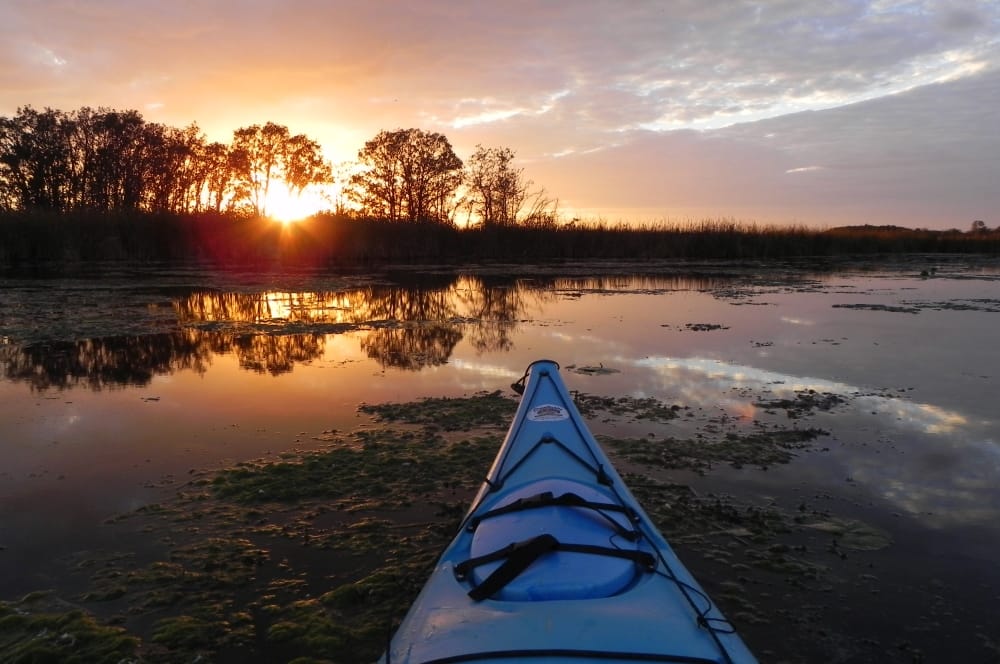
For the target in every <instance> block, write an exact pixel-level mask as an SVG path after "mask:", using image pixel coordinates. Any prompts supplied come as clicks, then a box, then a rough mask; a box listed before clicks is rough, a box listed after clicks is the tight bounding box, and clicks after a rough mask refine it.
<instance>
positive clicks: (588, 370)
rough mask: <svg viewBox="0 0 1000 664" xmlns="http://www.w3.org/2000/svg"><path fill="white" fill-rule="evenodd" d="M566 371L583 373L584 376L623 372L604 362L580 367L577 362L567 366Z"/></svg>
mask: <svg viewBox="0 0 1000 664" xmlns="http://www.w3.org/2000/svg"><path fill="white" fill-rule="evenodd" d="M566 371H571V372H573V373H578V374H583V375H584V376H607V375H609V374H616V373H621V371H619V370H618V369H612V368H611V367H606V366H604V365H603V364H598V365H597V366H596V367H595V366H589V365H587V366H582V367H578V366H576V365H575V364H571V365H569V366H567V367H566Z"/></svg>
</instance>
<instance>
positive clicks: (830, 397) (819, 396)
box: [754, 390, 847, 419]
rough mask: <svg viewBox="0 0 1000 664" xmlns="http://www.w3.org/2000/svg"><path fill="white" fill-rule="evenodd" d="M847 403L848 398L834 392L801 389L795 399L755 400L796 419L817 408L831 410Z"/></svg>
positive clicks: (762, 405) (768, 408)
mask: <svg viewBox="0 0 1000 664" xmlns="http://www.w3.org/2000/svg"><path fill="white" fill-rule="evenodd" d="M845 403H847V399H845V398H844V397H842V396H840V395H839V394H833V393H832V392H817V391H816V390H800V391H798V392H796V393H795V398H794V399H771V400H767V401H765V400H759V401H755V402H754V405H755V406H758V407H760V408H764V409H765V410H767V411H774V410H779V409H780V410H784V411H785V414H786V415H788V417H789V418H792V419H796V418H800V417H804V416H806V415H810V414H812V412H813V411H815V410H822V411H830V410H833V409H834V408H836V407H837V406H840V405H842V404H845Z"/></svg>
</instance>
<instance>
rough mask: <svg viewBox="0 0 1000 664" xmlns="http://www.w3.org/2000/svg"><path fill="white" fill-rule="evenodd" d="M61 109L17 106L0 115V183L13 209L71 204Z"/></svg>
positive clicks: (64, 120) (66, 133)
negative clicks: (13, 113) (14, 110)
mask: <svg viewBox="0 0 1000 664" xmlns="http://www.w3.org/2000/svg"><path fill="white" fill-rule="evenodd" d="M72 130H73V126H72V124H71V122H70V119H69V118H68V117H67V116H66V115H65V114H64V113H62V112H60V111H55V110H52V109H50V108H47V109H45V110H44V111H36V110H35V109H33V108H31V107H30V106H28V107H24V108H19V109H18V111H17V115H16V116H14V117H13V118H0V187H2V189H3V191H4V195H3V198H4V199H5V200H7V201H8V204H9V205H10V206H11V207H12V208H13V209H25V210H55V211H65V210H67V209H69V208H70V207H71V205H70V201H69V196H70V191H71V190H72V186H71V182H72V164H71V158H70V151H69V134H70V133H71V132H72Z"/></svg>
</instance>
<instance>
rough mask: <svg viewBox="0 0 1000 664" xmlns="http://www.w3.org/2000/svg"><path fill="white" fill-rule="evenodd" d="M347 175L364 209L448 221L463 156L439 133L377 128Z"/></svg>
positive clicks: (409, 218)
mask: <svg viewBox="0 0 1000 664" xmlns="http://www.w3.org/2000/svg"><path fill="white" fill-rule="evenodd" d="M358 162H359V164H360V165H361V167H362V168H363V171H362V172H360V173H357V174H355V175H354V176H352V177H351V190H350V195H351V198H352V199H353V200H354V201H355V202H357V203H359V204H360V205H361V208H362V213H363V214H366V215H369V216H373V217H381V218H384V219H388V220H390V221H400V220H404V221H438V222H445V221H450V220H451V218H452V215H453V212H454V199H455V191H456V190H457V189H458V186H459V185H460V184H461V181H462V173H461V170H462V160H461V159H459V158H458V157H457V156H456V155H455V153H454V151H453V150H452V148H451V144H450V143H449V142H448V139H447V138H445V137H444V135H442V134H438V133H435V132H426V131H423V130H420V129H397V130H396V131H391V132H389V131H383V132H380V133H379V134H378V135H377V136H375V138H373V139H371V140H370V141H368V142H366V143H365V146H364V148H363V149H362V150H361V151H360V152H359V153H358Z"/></svg>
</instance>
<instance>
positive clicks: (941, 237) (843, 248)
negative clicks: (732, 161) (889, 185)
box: [0, 213, 1000, 267]
mask: <svg viewBox="0 0 1000 664" xmlns="http://www.w3.org/2000/svg"><path fill="white" fill-rule="evenodd" d="M900 253H987V254H1000V230H992V231H977V232H973V231H968V232H962V231H958V230H951V231H931V230H911V229H906V228H899V227H877V226H854V227H842V228H834V229H827V230H821V229H812V228H807V227H805V226H765V225H758V224H754V223H744V222H739V221H737V220H735V219H714V220H702V221H699V222H695V223H689V224H680V223H666V222H661V223H647V224H638V225H630V224H626V223H616V224H609V223H607V222H603V221H597V222H593V223H579V222H577V223H569V224H554V223H544V224H535V225H529V226H521V227H490V228H472V229H461V228H456V227H454V226H448V225H441V224H433V223H405V222H388V221H383V220H377V219H354V218H350V217H347V216H338V215H333V214H320V215H316V216H313V217H311V218H309V219H306V220H303V221H300V222H297V223H293V224H281V223H279V222H275V221H271V220H268V219H261V218H237V217H232V216H225V215H218V214H190V215H177V214H162V215H153V214H131V215H107V214H93V215H84V214H75V215H33V214H10V213H8V214H3V215H0V266H7V267H25V266H42V265H50V266H51V265H60V264H70V265H75V264H89V263H100V262H108V261H114V262H118V261H127V262H145V261H168V262H170V261H185V262H186V261H199V262H212V263H222V264H229V263H242V264H265V263H266V264H281V265H285V266H289V267H294V266H301V267H331V266H339V265H354V264H358V265H363V264H374V263H394V262H398V263H414V262H437V263H456V262H473V261H512V262H536V261H546V260H548V261H552V260H556V261H569V260H587V259H619V260H630V259H756V260H761V259H779V258H799V257H807V256H843V255H874V254H900Z"/></svg>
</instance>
